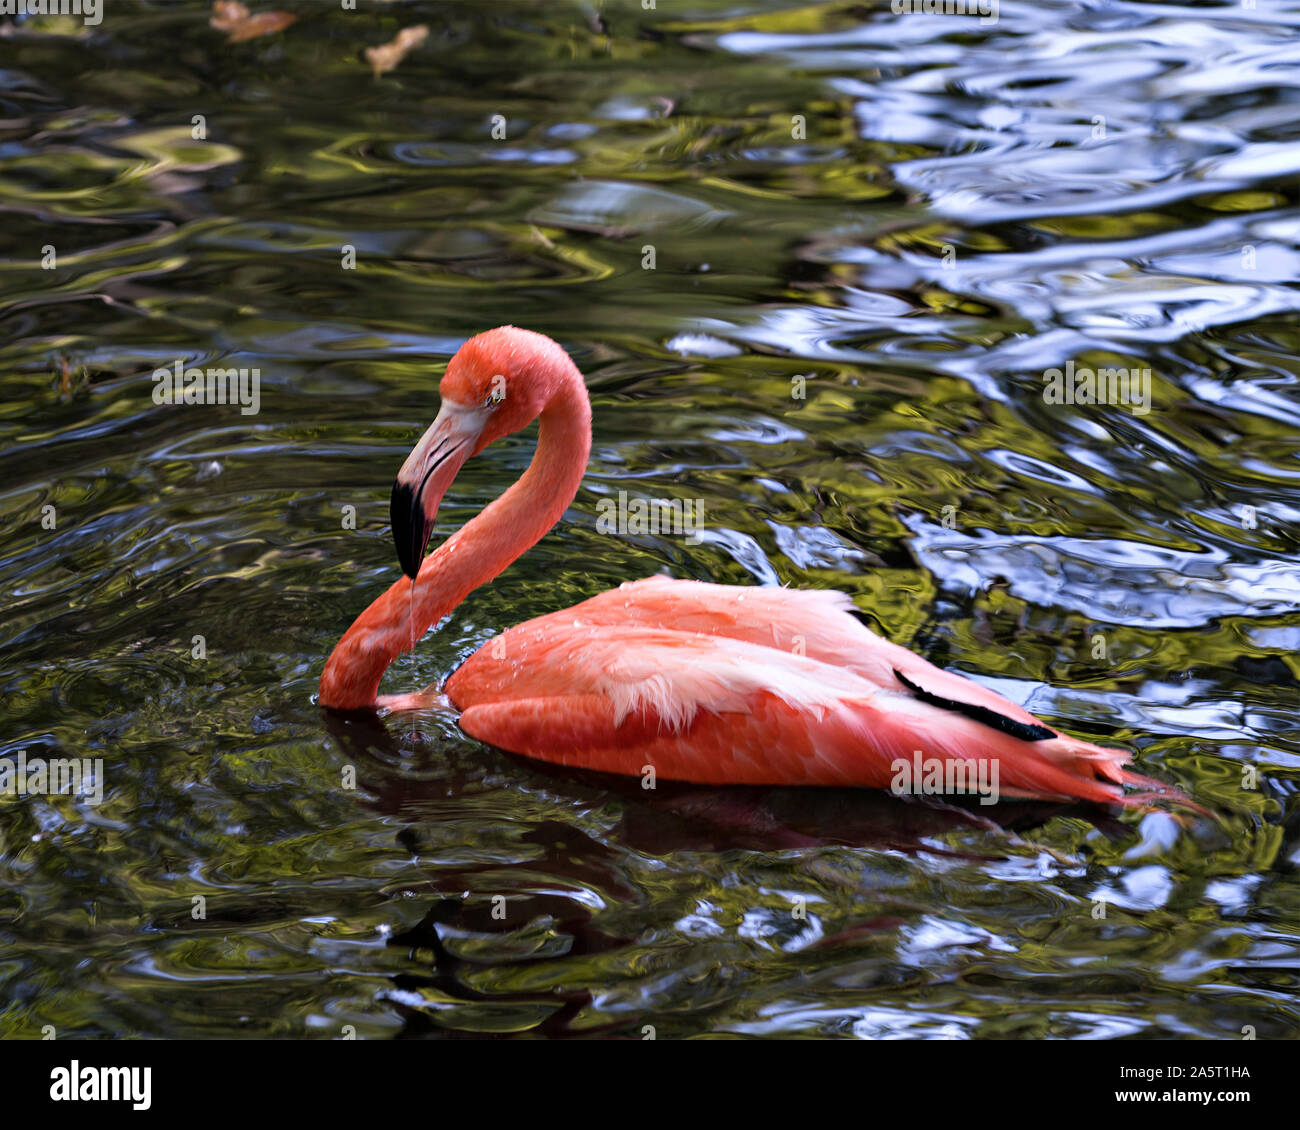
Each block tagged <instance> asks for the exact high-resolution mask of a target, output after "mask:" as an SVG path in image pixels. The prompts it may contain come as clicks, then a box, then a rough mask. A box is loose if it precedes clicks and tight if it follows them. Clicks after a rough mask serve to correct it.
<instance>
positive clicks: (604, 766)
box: [446, 582, 1127, 801]
mask: <svg viewBox="0 0 1300 1130" xmlns="http://www.w3.org/2000/svg"><path fill="white" fill-rule="evenodd" d="M689 583H690V582H678V584H689ZM701 587H703V588H718V587H720V586H701ZM746 591H749V590H746ZM753 591H756V592H764V591H767V590H753ZM776 591H780V592H784V593H790V591H791V590H776ZM618 592H620V593H625V592H626V590H618ZM615 595H616V594H613V593H611V594H605V595H604V596H602V597H597V598H595V600H594V601H588V602H585V603H584V604H580V605H577V606H575V607H574V608H571V609H568V610H566V611H565V612H563V613H554V614H551V615H549V616H544V617H541V618H539V619H537V620H532V621H529V622H528V623H526V624H521V625H519V626H518V627H516V628H512V629H511V630H510V631H508V632H505V633H503V635H501V636H499V637H497V639H495V640H493V641H492V642H491V643H489V644H488V645H487V646H485V647H484V648H482V649H480V650H479V651H478V652H477V653H476V654H475V655H474V656H472V657H471V658H470V659H469V660H467V661H466V663H465V664H464V665H462V667H461V668H460V669H459V670H458V671H457V672H456V673H455V674H454V675H453V676H452V678H451V679H450V680H449V681H448V683H447V687H446V691H447V694H448V696H449V697H450V698H451V700H452V701H453V702H454V703H455V704H456V705H457V706H458V707H459V708H460V709H461V711H462V714H461V726H462V728H463V729H464V730H465V731H466V732H467V733H469V734H471V735H473V736H474V737H477V738H479V739H481V740H483V741H486V742H489V743H490V744H492V745H495V746H498V747H500V748H502V749H506V750H510V751H511V752H514V753H520V754H524V755H526V756H529V757H535V758H539V759H542V760H546V761H552V762H556V763H559V764H563V765H567V766H572V767H582V768H588V769H596V770H601V771H604V772H614V773H624V774H639V773H643V772H645V770H646V769H647V768H651V769H653V771H654V773H655V774H656V775H657V776H661V777H664V778H666V779H672V780H685V781H693V782H696V783H699V784H766V785H849V786H865V787H872V788H887V787H890V785H891V783H892V782H893V781H894V779H895V776H896V769H895V766H896V763H897V761H898V760H899V759H903V760H907V761H911V759H912V758H913V755H914V754H915V753H919V754H920V755H921V756H922V757H923V758H927V759H928V758H937V759H940V760H941V761H960V762H965V763H968V764H969V768H970V771H971V772H972V773H974V772H976V771H982V772H983V773H984V776H983V777H981V778H980V779H983V780H988V779H990V778H989V772H988V770H989V765H990V764H992V763H996V773H997V776H996V778H993V779H995V780H997V781H998V787H999V791H1000V792H1001V793H1003V794H1005V795H1009V796H1016V795H1027V796H1054V797H1056V796H1061V797H1082V798H1085V799H1091V800H1097V801H1114V800H1116V799H1118V797H1119V794H1120V792H1121V790H1120V789H1119V788H1118V787H1116V782H1119V781H1121V780H1123V779H1124V778H1123V773H1122V770H1120V769H1119V766H1120V765H1121V764H1122V763H1123V761H1124V760H1126V759H1127V755H1126V754H1125V753H1124V752H1123V751H1120V750H1102V749H1098V748H1096V747H1094V746H1090V745H1088V744H1087V743H1085V742H1079V741H1076V740H1075V739H1072V738H1068V737H1063V736H1060V735H1056V734H1055V733H1054V732H1052V731H1050V730H1047V729H1046V727H1041V726H1040V727H1038V728H1039V729H1040V730H1042V731H1044V732H1045V733H1046V734H1047V735H1049V737H1046V738H1042V737H1037V736H1035V737H1034V739H1033V740H1026V739H1025V737H1024V736H1023V735H1020V736H1018V735H1017V733H1015V732H1008V730H1007V729H1006V728H1003V727H999V726H997V725H993V724H990V722H989V721H988V720H987V719H985V718H983V717H982V716H981V715H980V711H981V710H985V709H986V708H983V707H982V706H980V704H978V703H975V704H974V706H973V707H971V708H970V710H969V711H968V712H963V711H962V710H957V709H953V708H952V707H951V706H950V705H948V704H947V703H946V700H943V701H944V704H942V705H941V704H940V703H939V702H936V701H935V699H936V697H937V696H935V695H933V694H918V693H916V692H915V691H914V690H913V689H911V688H909V687H908V686H907V685H906V683H905V682H902V681H900V680H899V679H898V678H897V676H896V675H895V674H894V673H893V669H892V668H891V669H890V676H889V679H890V682H891V683H892V684H893V685H892V686H890V687H889V688H887V689H886V688H882V687H880V686H877V685H876V684H875V683H874V682H873V681H872V680H871V679H870V678H867V677H865V676H864V674H862V673H860V671H859V670H855V669H852V668H850V667H848V666H838V665H836V664H833V663H828V662H826V661H824V660H822V659H820V658H817V657H816V656H814V655H812V654H798V653H797V652H791V651H786V650H782V649H780V648H777V647H771V646H768V645H766V644H762V643H755V642H751V641H750V640H749V639H744V638H737V636H736V635H724V634H707V633H706V632H703V631H699V630H691V631H681V630H675V629H672V628H666V627H659V626H650V625H648V624H646V623H643V622H641V621H643V620H644V619H646V618H647V617H645V616H643V615H641V613H643V612H645V605H644V603H642V604H640V605H638V604H637V602H635V601H632V602H630V603H624V599H625V598H620V599H618V600H613V601H611V600H610V598H611V597H614V596H615ZM633 595H634V596H635V595H638V594H633ZM656 595H657V596H659V595H661V594H656ZM791 595H793V594H791ZM593 605H595V606H596V607H594V608H593V607H592V606H593ZM828 605H829V602H822V603H821V604H819V605H818V606H817V608H818V609H819V610H822V611H825V610H827V608H828ZM675 608H677V609H679V610H680V608H681V606H680V605H676V606H675ZM629 611H634V614H633V615H630V616H629V615H628V613H629ZM832 611H834V610H832ZM787 612H788V607H787ZM685 613H686V622H687V623H690V624H691V626H692V627H693V628H699V627H700V626H701V623H700V621H699V620H698V619H692V617H693V616H696V615H697V611H696V610H694V609H692V608H691V607H689V606H688V607H687V608H686V609H685ZM709 614H710V615H713V616H714V617H715V621H716V622H715V623H714V624H713V627H714V628H715V629H717V628H722V627H726V628H728V630H731V631H736V632H737V633H739V634H745V635H748V634H751V633H754V632H758V633H760V634H761V633H762V632H763V631H766V632H767V633H768V634H769V635H770V634H771V633H772V632H773V631H777V632H778V633H779V632H784V631H786V630H788V625H787V624H782V625H780V626H776V627H774V626H773V625H771V624H768V625H766V626H765V627H764V626H761V625H759V624H756V623H755V622H754V621H755V620H756V619H757V617H753V616H752V615H750V614H746V615H745V616H743V617H738V618H734V619H733V620H732V622H730V623H729V624H728V623H724V622H723V621H724V620H725V617H723V616H721V615H720V614H719V612H718V610H717V609H712V610H711V611H710V613H709ZM836 614H837V615H842V616H843V618H844V619H845V620H847V621H848V624H849V625H851V626H852V629H857V630H860V631H861V632H864V633H866V635H867V636H868V638H869V639H877V637H874V636H872V635H871V634H870V633H869V632H867V631H866V629H865V628H862V627H861V625H859V624H858V623H857V621H855V620H854V619H853V618H852V617H851V616H848V615H845V614H844V613H843V612H837V613H836ZM629 621H630V622H629ZM803 626H804V627H805V628H808V629H809V631H811V630H812V626H810V625H809V624H804V625H803ZM836 628H837V630H844V631H847V630H848V628H845V627H843V626H840V625H836ZM796 634H799V633H796ZM818 640H819V642H818V643H817V644H816V645H815V648H816V649H817V650H821V649H822V647H823V645H825V644H826V641H825V640H822V639H821V637H820V636H819V637H818ZM859 650H861V645H860V647H859ZM921 662H922V663H924V661H921ZM859 666H861V664H860V665H859ZM926 667H928V664H927V665H926ZM868 670H874V668H873V667H871V666H870V665H868ZM930 670H931V671H933V670H934V669H932V668H931V669H930ZM936 674H942V673H941V672H936ZM961 682H963V683H964V682H965V681H964V680H961ZM918 685H919V684H918ZM931 685H936V684H935V683H934V682H933V681H932V682H931ZM972 685H973V684H972ZM990 693H991V692H990ZM988 713H989V715H990V716H991V717H996V718H1001V715H998V714H996V712H994V711H991V710H989V711H988ZM1029 717H1031V718H1032V715H1030V716H1029ZM1014 725H1018V723H1014V720H1013V729H1014ZM980 762H985V763H989V764H986V765H984V766H983V767H982V769H981V766H980V764H979V763H980ZM972 779H973V778H972Z"/></svg>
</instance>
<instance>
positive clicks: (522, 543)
mask: <svg viewBox="0 0 1300 1130" xmlns="http://www.w3.org/2000/svg"><path fill="white" fill-rule="evenodd" d="M440 392H441V396H442V407H441V410H440V411H439V413H438V416H437V418H436V419H435V420H434V422H433V424H432V425H431V426H430V428H429V429H428V431H426V432H425V433H424V435H423V436H422V437H421V439H420V441H419V443H417V444H416V446H415V448H414V450H413V451H412V452H411V454H410V455H409V456H408V457H407V460H406V462H405V463H404V464H403V465H402V469H401V471H400V472H399V473H398V476H397V482H396V484H395V486H394V488H393V498H392V522H393V537H394V539H395V540H396V543H397V551H398V558H399V560H400V562H401V566H402V571H403V573H404V574H405V575H406V577H409V578H410V583H409V584H408V583H407V582H406V580H398V581H396V582H395V583H394V584H393V585H392V586H391V587H390V588H389V589H388V591H387V592H386V593H384V594H383V596H381V597H379V599H378V600H376V601H375V602H374V603H373V604H371V605H370V607H369V608H367V609H366V610H365V612H363V613H362V614H361V615H360V616H359V617H357V619H356V622H355V623H353V625H352V627H351V628H349V629H348V631H347V633H346V634H345V635H344V636H343V638H342V639H341V640H340V641H339V643H338V644H337V646H336V647H335V648H334V651H333V653H332V654H331V655H330V657H329V661H328V662H327V663H326V665H325V671H324V673H323V674H322V676H321V682H320V702H321V704H322V705H324V706H326V707H332V708H335V709H340V710H357V709H365V708H374V707H394V708H399V709H403V708H411V707H415V706H419V705H424V704H427V702H428V701H429V699H428V697H427V696H425V695H405V696H395V697H384V698H381V697H380V696H379V693H378V692H379V682H380V679H381V678H382V676H383V674H384V671H385V670H387V668H388V666H389V664H391V663H392V662H393V660H394V659H395V658H396V657H397V656H398V655H399V654H401V653H402V652H403V651H405V650H407V649H408V648H411V647H413V646H414V643H415V640H416V639H418V638H419V637H420V636H421V635H423V633H424V632H425V631H426V630H427V629H428V628H429V626H430V625H432V624H435V623H437V622H438V621H439V620H440V619H441V618H442V617H443V616H445V615H447V614H448V613H449V612H450V611H451V610H452V609H453V608H455V607H456V605H457V604H459V603H460V601H461V600H463V599H464V598H465V596H466V595H467V594H468V593H469V592H470V591H471V590H473V589H475V588H477V587H478V586H479V585H482V584H484V583H486V582H488V581H490V580H492V578H494V577H495V576H497V574H499V573H500V572H501V571H502V570H503V569H505V568H506V566H508V565H509V564H510V563H511V562H512V561H514V560H515V559H516V558H517V557H519V556H520V555H522V554H523V553H524V552H526V551H527V550H528V549H529V548H530V547H531V546H533V545H534V544H536V542H538V541H539V540H540V539H541V538H542V537H543V536H544V535H545V534H546V532H547V531H548V530H550V528H551V527H552V526H553V525H554V524H555V523H556V521H558V520H559V518H560V516H561V515H562V514H563V513H564V510H565V508H566V507H567V506H568V505H569V503H570V502H572V501H573V498H574V496H575V495H576V494H577V491H578V485H579V483H580V482H581V480H582V476H583V474H584V472H585V471H586V467H587V456H588V454H589V452H590V450H591V405H590V402H589V401H588V399H587V390H586V386H585V384H584V382H583V378H582V374H581V373H580V372H579V371H578V369H577V367H576V366H575V365H574V363H573V362H572V360H570V358H569V356H568V354H566V353H565V352H564V350H563V349H562V348H561V347H560V346H559V345H558V344H557V343H556V342H554V341H552V340H551V339H550V338H548V337H545V336H543V335H541V334H537V333H532V332H530V331H528V330H521V329H517V328H515V327H513V326H502V327H500V328H498V329H495V330H489V331H488V332H486V333H482V334H479V335H478V336H477V337H474V338H471V339H470V340H469V341H467V342H466V343H465V344H464V345H463V346H461V348H460V349H459V350H458V351H457V353H456V355H455V356H454V357H453V358H452V359H451V361H450V362H449V363H448V365H447V371H446V374H445V375H444V377H443V379H442V384H441V388H440ZM535 419H536V420H539V421H540V423H539V429H538V436H537V450H536V453H535V455H534V457H533V460H532V463H531V465H530V466H529V467H528V469H527V471H525V472H524V474H523V476H522V477H521V478H520V479H519V481H518V482H516V483H515V484H514V485H513V486H511V487H510V488H509V489H508V490H507V491H506V492H505V493H504V494H503V495H502V496H501V497H500V498H498V499H497V500H496V501H495V502H493V503H491V505H489V506H488V507H487V508H486V509H484V510H483V511H482V513H480V514H478V515H477V516H476V517H475V518H473V519H472V520H471V521H470V522H468V523H467V524H466V525H465V526H464V527H463V528H462V529H460V530H459V531H458V532H457V533H455V534H453V535H452V536H451V537H449V538H448V539H447V540H446V541H445V542H444V543H443V544H442V545H440V546H439V547H438V548H437V549H436V550H435V551H434V552H433V553H432V554H431V555H429V557H428V558H427V559H424V560H423V563H421V560H422V558H424V552H425V549H426V548H427V546H428V542H429V536H430V533H431V531H432V529H433V524H434V519H435V517H436V515H437V513H438V505H439V503H440V502H441V501H442V498H443V496H444V494H445V493H446V491H447V489H448V487H449V486H450V485H451V482H452V480H453V478H454V477H455V475H456V472H457V471H458V470H459V469H460V467H461V466H462V465H463V464H464V463H465V461H466V460H467V459H469V458H470V457H471V456H472V455H476V454H478V453H479V452H480V451H482V450H483V449H484V448H485V447H487V446H488V444H490V443H492V442H493V441H494V440H496V439H499V438H500V437H502V436H504V435H508V434H510V433H512V432H515V431H518V430H520V429H521V428H524V427H526V426H528V425H529V424H530V423H531V422H532V421H533V420H535ZM412 590H414V591H412ZM853 613H854V606H853V603H852V601H851V600H850V599H849V597H848V596H847V595H845V594H844V593H839V592H824V591H820V592H804V591H798V590H795V589H786V588H746V587H735V586H729V585H713V584H703V583H700V582H696V581H680V580H672V579H670V578H668V577H661V576H657V577H649V578H647V579H645V580H641V581H635V582H632V583H629V584H624V585H621V586H620V587H619V588H617V589H614V590H612V591H610V592H605V593H602V594H601V595H599V596H596V597H593V598H592V599H590V600H585V601H583V602H582V603H581V604H578V605H575V606H574V607H572V608H569V609H565V610H564V611H560V612H552V613H551V614H549V615H546V616H541V617H538V618H537V619H535V620H529V621H528V622H527V623H524V624H520V625H518V626H517V627H514V628H511V629H510V630H509V631H507V632H505V633H504V634H502V635H500V636H498V637H497V638H496V639H495V640H493V641H492V642H491V643H489V644H487V645H485V646H483V647H482V648H480V649H479V650H478V651H477V652H475V654H474V655H472V656H471V657H470V658H469V659H468V660H466V661H465V662H464V663H463V664H462V665H461V666H460V668H459V669H458V670H457V671H456V672H455V673H454V674H453V675H452V676H451V678H450V679H448V680H447V683H446V687H445V688H444V689H445V694H446V696H447V698H448V699H450V701H451V703H452V704H453V705H454V706H456V707H457V708H458V709H459V710H460V712H461V714H460V725H461V728H462V729H463V730H464V731H465V732H466V733H468V734H471V735H472V736H474V737H476V738H479V739H480V740H482V741H484V742H488V743H490V744H491V745H494V746H497V747H499V748H501V749H504V750H509V751H511V752H513V753H518V754H523V755H525V756H528V757H534V758H540V759H542V760H544V761H550V762H556V763H559V764H561V765H566V766H572V767H580V768H584V769H595V770H601V771H604V772H609V773H623V774H642V773H644V772H645V771H646V769H647V767H649V768H651V769H653V771H654V773H655V774H656V775H657V776H660V777H663V778H665V779H669V780H681V781H691V782H695V783H697V784H711V785H719V784H746V785H826V786H866V787H871V788H890V787H891V785H895V783H896V781H897V780H898V771H899V769H900V768H901V762H907V763H909V765H917V764H918V763H917V762H916V761H915V760H914V759H915V758H916V757H917V756H918V755H919V756H920V757H921V758H923V759H927V760H928V761H929V762H930V763H931V764H933V763H934V761H935V760H937V761H938V762H939V763H942V764H952V765H956V764H957V763H962V764H963V767H964V769H965V770H967V771H970V772H973V773H978V772H983V773H984V774H985V776H984V777H983V778H980V779H981V780H988V779H992V780H995V781H997V783H998V787H999V789H1000V793H1001V795H1003V796H1017V797H1039V798H1049V799H1065V798H1078V799H1081V800H1088V801H1097V802H1102V803H1116V802H1118V803H1126V804H1133V803H1137V802H1139V801H1141V800H1143V799H1146V798H1147V797H1149V796H1150V795H1151V794H1150V793H1143V794H1127V795H1125V794H1124V791H1123V786H1124V785H1141V786H1144V787H1146V788H1149V789H1157V790H1160V789H1164V790H1165V793H1166V796H1167V797H1169V798H1170V799H1175V800H1176V801H1178V802H1180V803H1187V804H1189V805H1190V804H1191V802H1190V801H1187V800H1186V798H1185V797H1183V796H1182V794H1180V793H1178V792H1176V791H1175V790H1172V789H1169V788H1168V787H1167V786H1163V785H1162V784H1161V782H1158V781H1153V780H1150V779H1148V778H1145V777H1140V776H1138V775H1137V774H1135V773H1132V772H1130V771H1129V770H1127V769H1125V768H1123V766H1124V763H1125V762H1126V761H1128V759H1129V755H1128V754H1127V753H1126V752H1124V751H1123V750H1118V749H1102V748H1100V747H1098V746H1094V745H1090V744H1089V743H1087V742H1085V741H1081V740H1079V739H1077V738H1072V737H1069V736H1067V735H1065V734H1061V733H1058V732H1057V731H1055V730H1052V729H1051V728H1049V727H1047V726H1044V725H1043V724H1042V722H1040V721H1039V720H1038V719H1037V718H1035V717H1034V716H1033V715H1032V714H1030V713H1028V712H1027V711H1026V710H1023V709H1022V708H1021V707H1019V706H1017V705H1016V704H1015V703H1013V702H1010V701H1008V700H1007V699H1005V698H1003V697H1002V696H1001V695H999V694H996V693H995V692H994V691H992V690H989V689H988V688H987V687H983V686H981V685H980V684H978V683H974V682H971V681H970V680H968V679H965V678H963V677H962V676H960V675H956V674H952V673H950V672H947V671H942V670H940V669H938V668H937V667H934V666H932V665H931V664H930V663H928V662H926V661H925V660H924V659H922V658H920V657H919V656H917V655H914V654H912V653H911V652H909V651H907V650H906V649H904V648H902V647H899V646H898V645H896V644H893V643H890V642H889V641H887V640H884V639H881V638H880V637H879V636H877V635H876V634H875V633H874V632H872V631H870V630H869V629H868V628H866V627H865V626H864V625H863V624H862V623H860V622H859V621H858V620H857V619H855V618H854V615H853ZM922 764H924V763H922ZM990 771H995V772H996V774H997V775H996V777H991V776H990ZM971 779H974V778H973V777H972V778H971ZM1192 807H1196V806H1194V805H1193V806H1192Z"/></svg>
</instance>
